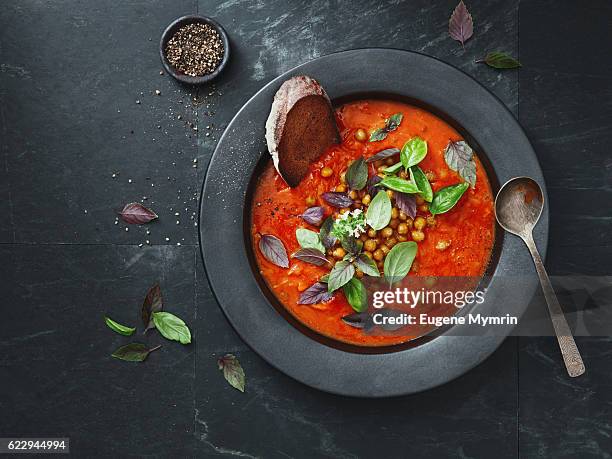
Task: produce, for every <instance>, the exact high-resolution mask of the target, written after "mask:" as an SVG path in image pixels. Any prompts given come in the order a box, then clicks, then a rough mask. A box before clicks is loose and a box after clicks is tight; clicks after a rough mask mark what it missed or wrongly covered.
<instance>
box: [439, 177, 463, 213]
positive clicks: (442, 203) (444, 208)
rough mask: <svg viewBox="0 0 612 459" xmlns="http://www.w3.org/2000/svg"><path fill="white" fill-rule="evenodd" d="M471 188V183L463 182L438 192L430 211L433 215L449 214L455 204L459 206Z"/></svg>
mask: <svg viewBox="0 0 612 459" xmlns="http://www.w3.org/2000/svg"><path fill="white" fill-rule="evenodd" d="M469 186H470V184H469V183H467V182H463V183H458V184H456V185H450V186H447V187H445V188H442V189H440V190H438V191H437V192H436V194H434V197H433V200H432V201H431V205H430V206H429V211H430V212H431V213H432V215H438V214H443V213H445V212H448V211H449V210H451V209H452V208H453V207H455V204H457V202H458V201H459V199H460V198H461V196H463V193H465V191H466V190H467V189H468V188H469Z"/></svg>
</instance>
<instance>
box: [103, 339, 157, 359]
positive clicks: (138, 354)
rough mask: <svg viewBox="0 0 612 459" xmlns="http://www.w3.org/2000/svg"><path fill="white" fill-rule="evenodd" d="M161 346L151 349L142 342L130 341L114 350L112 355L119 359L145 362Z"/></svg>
mask: <svg viewBox="0 0 612 459" xmlns="http://www.w3.org/2000/svg"><path fill="white" fill-rule="evenodd" d="M160 347H161V346H155V347H153V348H151V349H147V347H146V346H145V345H144V344H142V343H130V344H126V345H125V346H121V347H120V348H119V349H117V350H116V351H115V352H113V353H112V354H111V356H112V357H115V358H116V359H119V360H125V361H126V362H144V361H145V360H146V358H147V357H148V356H149V354H150V353H151V352H153V351H156V350H157V349H159V348H160Z"/></svg>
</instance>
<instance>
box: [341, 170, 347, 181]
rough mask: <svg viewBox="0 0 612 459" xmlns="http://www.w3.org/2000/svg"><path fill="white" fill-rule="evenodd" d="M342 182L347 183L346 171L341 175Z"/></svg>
mask: <svg viewBox="0 0 612 459" xmlns="http://www.w3.org/2000/svg"><path fill="white" fill-rule="evenodd" d="M340 181H341V182H342V183H346V171H344V172H342V173H341V174H340Z"/></svg>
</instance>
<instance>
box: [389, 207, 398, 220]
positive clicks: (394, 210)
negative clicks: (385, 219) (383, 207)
mask: <svg viewBox="0 0 612 459" xmlns="http://www.w3.org/2000/svg"><path fill="white" fill-rule="evenodd" d="M398 217H399V209H398V208H397V207H394V208H392V209H391V218H398Z"/></svg>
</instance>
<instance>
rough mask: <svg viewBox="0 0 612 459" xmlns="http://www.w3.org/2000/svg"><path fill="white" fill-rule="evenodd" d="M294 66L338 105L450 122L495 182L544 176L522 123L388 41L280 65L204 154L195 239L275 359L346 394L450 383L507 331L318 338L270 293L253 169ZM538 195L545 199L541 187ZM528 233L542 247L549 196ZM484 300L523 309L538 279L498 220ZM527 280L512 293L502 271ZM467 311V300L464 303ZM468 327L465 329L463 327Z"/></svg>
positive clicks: (224, 304) (266, 354) (260, 347)
mask: <svg viewBox="0 0 612 459" xmlns="http://www.w3.org/2000/svg"><path fill="white" fill-rule="evenodd" d="M300 74H306V75H310V76H312V77H314V78H316V79H317V80H318V81H319V82H320V83H321V84H322V85H323V86H324V87H325V89H326V90H327V92H328V94H329V96H330V97H331V99H332V102H333V103H334V104H336V105H338V104H342V103H344V102H346V101H349V100H354V99H360V98H373V97H379V98H391V99H396V100H400V101H403V102H407V103H410V104H413V105H418V106H422V107H424V108H426V109H427V110H429V111H431V112H433V113H434V114H436V115H438V116H440V117H442V118H443V119H445V120H446V121H447V122H449V123H451V124H452V125H453V126H454V127H455V128H456V129H457V130H458V131H459V132H460V133H461V134H462V135H463V136H464V138H466V139H467V140H468V142H469V143H470V144H471V145H472V146H474V147H475V150H476V151H477V152H478V154H479V158H480V159H481V161H482V163H483V164H484V166H485V168H486V169H487V174H488V176H489V180H490V182H491V186H492V187H493V193H496V192H497V191H498V190H499V185H500V183H505V182H506V181H507V180H508V179H510V178H512V177H517V176H529V177H532V178H534V179H535V180H536V181H537V182H538V183H539V184H540V186H542V189H543V190H544V194H545V195H546V191H545V186H544V178H543V176H542V171H541V169H540V166H539V164H538V161H537V158H536V155H535V153H534V151H533V148H532V146H531V144H530V143H529V140H528V139H527V137H526V136H525V133H524V132H523V130H522V129H521V127H520V126H519V124H518V123H517V121H516V119H515V118H514V116H513V115H512V113H510V111H509V110H508V109H507V108H506V107H505V106H504V104H503V103H502V102H501V101H500V100H499V99H497V98H496V97H495V96H494V95H493V94H492V93H491V92H489V91H488V90H487V89H485V88H484V87H483V86H481V85H480V84H479V83H478V82H477V81H475V80H474V79H473V78H471V77H470V76H468V75H467V74H465V73H463V72H462V71H460V70H458V69H456V68H455V67H452V66H450V65H448V64H445V63H444V62H441V61H439V60H437V59H434V58H432V57H429V56H425V55H422V54H417V53H413V52H407V51H401V50H393V49H360V50H352V51H344V52H340V53H336V54H331V55H328V56H324V57H321V58H318V59H315V60H313V61H311V62H307V63H305V64H303V65H300V66H298V67H296V68H294V69H293V70H290V71H289V72H287V73H285V74H283V75H281V76H279V77H278V78H276V79H275V80H273V81H272V82H270V83H269V84H267V85H266V86H265V87H264V88H262V89H261V90H260V91H259V92H258V93H257V94H255V95H254V96H253V97H252V98H251V99H250V100H249V101H248V102H247V103H246V104H245V105H244V106H243V107H242V108H241V109H240V110H239V111H238V113H237V114H236V116H235V117H234V119H233V120H232V121H231V122H230V124H229V125H228V127H227V128H226V130H225V132H224V134H223V136H222V137H221V139H220V140H219V144H218V145H217V148H216V150H215V153H214V155H213V157H212V159H211V162H210V166H209V168H208V172H207V175H206V179H205V182H204V186H203V190H202V198H201V205H200V223H199V229H200V246H201V249H202V255H203V259H204V263H205V266H206V273H207V276H208V279H209V281H210V284H211V286H212V289H213V292H214V294H215V297H216V299H217V300H218V302H219V304H220V306H221V308H222V309H223V312H224V313H225V315H226V317H227V318H228V320H229V321H230V323H231V324H232V325H233V326H234V328H235V329H236V331H237V332H238V334H239V335H240V336H241V337H242V339H244V341H246V342H247V344H249V345H250V346H251V347H252V348H253V349H254V350H255V351H256V352H257V353H258V354H259V355H261V356H262V357H263V358H264V359H265V360H267V361H268V362H269V363H270V364H272V365H273V366H275V367H276V368H278V369H279V370H281V371H282V372H284V373H286V374H288V375H289V376H292V377H293V378H295V379H297V380H299V381H301V382H303V383H305V384H308V385H309V386H312V387H315V388H318V389H321V390H324V391H328V392H333V393H337V394H343V395H351V396H357V397H385V396H393V395H402V394H408V393H414V392H419V391H422V390H426V389H429V388H432V387H435V386H438V385H440V384H443V383H446V382H448V381H450V380H452V379H454V378H456V377H458V376H460V375H462V374H463V373H465V372H466V371H468V370H470V369H471V368H473V367H475V366H476V365H478V364H479V363H480V362H482V361H483V360H484V359H485V358H487V357H488V356H489V355H490V354H491V353H492V352H493V351H494V350H495V349H496V348H497V347H498V346H499V345H500V344H501V343H502V341H503V340H504V338H505V336H506V335H507V334H509V333H510V332H511V327H506V328H504V329H503V330H496V331H494V330H487V334H486V336H477V337H476V336H464V335H465V334H466V332H465V331H464V330H462V329H461V326H459V325H456V326H453V327H448V328H446V329H440V330H438V331H437V332H436V333H435V334H432V335H427V336H425V337H422V338H419V339H416V340H414V341H410V342H409V343H406V344H402V345H398V346H389V347H385V348H364V347H358V346H351V345H347V344H343V343H340V342H338V341H334V340H331V339H329V338H325V337H323V336H321V335H319V334H317V333H315V332H313V331H312V330H310V329H307V328H306V327H304V326H303V325H301V324H300V323H298V322H297V321H296V320H294V319H293V318H292V317H291V316H290V315H289V314H288V313H287V312H286V310H285V309H284V308H283V306H282V305H281V304H280V303H279V302H278V300H277V299H276V298H275V297H274V295H273V294H272V293H271V292H270V290H269V289H268V287H267V286H266V284H265V282H264V281H263V279H262V278H261V275H260V274H259V272H258V269H257V266H256V264H255V259H254V254H253V251H252V249H251V241H250V231H249V229H250V228H249V227H250V205H251V197H252V190H253V185H254V177H256V176H257V174H258V173H259V172H260V171H261V168H262V167H263V165H265V164H266V162H268V161H270V155H269V154H268V151H267V147H266V142H265V140H264V133H265V121H266V118H267V116H268V113H269V111H270V106H271V103H272V99H273V97H274V94H275V92H276V91H277V90H278V88H279V86H280V85H281V84H282V82H283V81H285V80H286V79H288V78H290V77H292V76H295V75H300ZM544 201H545V202H548V200H547V199H546V196H545V200H544ZM534 237H535V240H536V243H537V244H538V247H539V248H540V250H541V251H542V252H543V253H545V252H546V245H547V239H548V207H545V208H544V211H543V213H542V217H541V219H540V222H539V224H538V225H537V227H536V228H535V233H534ZM487 274H488V279H489V280H488V282H487V284H486V294H485V301H484V302H483V303H482V304H478V305H474V306H473V307H472V308H471V310H470V312H472V313H474V314H478V313H481V314H483V315H484V316H500V317H501V316H504V315H505V314H506V313H508V314H511V315H515V316H519V317H520V316H521V315H522V313H523V312H524V310H525V309H526V307H527V305H528V303H529V301H530V300H531V298H532V296H533V293H534V292H535V289H536V288H537V281H536V275H535V270H534V266H533V262H532V261H531V258H530V257H529V253H528V252H527V249H526V248H525V246H524V244H523V242H522V241H521V240H519V239H518V238H517V237H513V236H506V237H504V235H503V232H502V231H501V229H500V228H499V227H498V228H497V236H496V241H495V246H494V250H493V259H492V262H491V264H490V267H489V272H488V273H487ZM521 276H522V278H528V279H533V282H531V281H529V282H527V283H526V284H525V283H524V284H523V285H522V288H520V289H515V290H513V291H511V292H508V288H507V283H506V284H505V283H504V282H503V281H502V280H503V279H509V278H518V277H521ZM462 311H463V310H462ZM462 335H463V336H462Z"/></svg>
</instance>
